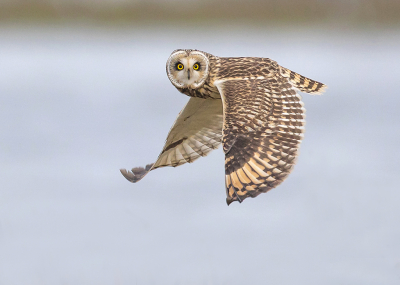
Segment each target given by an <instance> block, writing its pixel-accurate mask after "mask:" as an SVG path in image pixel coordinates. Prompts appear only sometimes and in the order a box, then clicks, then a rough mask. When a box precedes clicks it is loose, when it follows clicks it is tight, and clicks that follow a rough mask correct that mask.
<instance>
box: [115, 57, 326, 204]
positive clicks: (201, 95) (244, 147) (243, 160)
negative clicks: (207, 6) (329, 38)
mask: <svg viewBox="0 0 400 285" xmlns="http://www.w3.org/2000/svg"><path fill="white" fill-rule="evenodd" d="M166 69H167V75H168V78H169V80H170V81H171V83H172V84H173V85H174V86H175V87H176V88H177V89H178V90H179V91H180V92H181V93H183V94H185V95H188V96H189V97H190V99H189V101H188V103H187V104H186V106H185V107H184V108H183V110H182V111H181V112H180V113H179V115H178V118H177V119H176V121H175V123H174V125H173V126H172V128H171V130H170V132H169V134H168V137H167V140H166V142H165V145H164V148H163V150H162V151H161V154H160V155H159V157H158V159H157V161H156V162H155V163H152V164H148V165H147V166H146V167H145V168H142V167H137V168H133V169H132V170H131V171H127V170H125V169H121V173H122V174H123V175H124V176H125V178H126V179H128V180H129V181H131V182H133V183H135V182H138V181H139V180H141V179H142V178H143V177H144V176H145V175H146V174H147V173H148V172H149V171H151V170H154V169H157V168H160V167H164V166H173V167H176V166H179V165H182V164H184V163H186V162H189V163H191V162H193V161H195V160H196V159H198V158H199V157H201V156H206V155H207V154H208V153H209V152H210V151H212V150H213V149H216V148H218V146H219V145H220V144H221V142H222V147H223V151H224V153H225V183H226V195H227V198H226V202H227V204H228V205H229V204H230V203H232V202H233V201H238V202H242V201H243V200H244V199H246V198H247V197H252V198H254V197H256V196H258V195H259V194H261V193H265V192H267V191H268V190H270V189H272V188H274V187H276V186H278V185H279V184H280V183H282V181H283V180H285V179H286V177H287V176H288V175H289V173H290V172H291V171H292V169H293V166H294V164H295V163H296V158H297V156H298V149H299V145H300V142H301V140H302V139H303V132H304V124H305V121H304V118H305V109H304V108H303V103H302V102H301V97H300V95H299V94H298V91H302V92H306V93H310V94H321V93H322V92H323V91H324V90H325V88H326V85H324V84H322V83H320V82H317V81H314V80H311V79H309V78H307V77H304V76H302V75H300V74H298V73H296V72H293V71H291V70H289V69H287V68H284V67H282V66H280V65H278V64H277V63H276V62H275V61H273V60H271V59H269V58H259V57H217V56H214V55H211V54H209V53H206V52H202V51H199V50H191V49H180V50H175V51H174V52H172V54H171V55H170V57H169V58H168V61H167V64H166Z"/></svg>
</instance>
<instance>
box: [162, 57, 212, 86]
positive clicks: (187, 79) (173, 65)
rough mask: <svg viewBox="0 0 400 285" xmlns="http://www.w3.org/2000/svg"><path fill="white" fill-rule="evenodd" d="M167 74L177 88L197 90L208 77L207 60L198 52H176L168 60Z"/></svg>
mask: <svg viewBox="0 0 400 285" xmlns="http://www.w3.org/2000/svg"><path fill="white" fill-rule="evenodd" d="M167 74H168V78H169V80H170V81H171V83H172V84H173V85H174V86H175V87H177V88H190V89H196V88H199V87H200V86H202V85H203V84H204V82H205V81H206V79H207V77H208V58H207V56H206V55H205V54H203V53H202V52H200V51H195V50H176V51H174V52H173V53H172V54H171V55H170V57H169V58H168V61H167Z"/></svg>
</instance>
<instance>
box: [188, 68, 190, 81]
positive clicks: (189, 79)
mask: <svg viewBox="0 0 400 285" xmlns="http://www.w3.org/2000/svg"><path fill="white" fill-rule="evenodd" d="M188 80H190V70H188Z"/></svg>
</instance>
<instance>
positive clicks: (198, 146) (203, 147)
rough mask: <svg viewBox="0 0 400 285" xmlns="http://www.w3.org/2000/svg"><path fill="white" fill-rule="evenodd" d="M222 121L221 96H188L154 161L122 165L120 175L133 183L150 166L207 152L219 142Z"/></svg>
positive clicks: (192, 158)
mask: <svg viewBox="0 0 400 285" xmlns="http://www.w3.org/2000/svg"><path fill="white" fill-rule="evenodd" d="M222 121H223V114H222V101H221V100H220V99H201V98H195V97H192V98H190V99H189V102H188V103H187V104H186V106H185V107H184V108H183V110H182V111H181V112H180V113H179V115H178V118H177V119H176V121H175V123H174V124H173V126H172V128H171V130H170V132H169V134H168V137H167V140H166V142H165V145H164V147H163V150H162V152H161V154H160V155H159V156H158V159H157V161H156V162H155V163H153V164H148V165H146V167H144V168H143V167H136V168H133V169H132V170H131V171H127V170H125V169H121V170H120V171H121V173H122V175H124V176H125V178H126V179H128V180H129V181H131V182H133V183H134V182H138V181H139V180H141V179H142V178H143V177H144V176H145V175H146V174H147V173H148V172H149V171H151V170H153V169H156V168H159V167H164V166H173V167H176V166H179V165H182V164H184V163H186V162H189V163H191V162H193V161H195V160H196V159H198V158H199V157H201V156H206V155H207V154H208V153H209V152H210V151H212V150H213V149H216V148H218V146H219V145H220V144H221V140H222Z"/></svg>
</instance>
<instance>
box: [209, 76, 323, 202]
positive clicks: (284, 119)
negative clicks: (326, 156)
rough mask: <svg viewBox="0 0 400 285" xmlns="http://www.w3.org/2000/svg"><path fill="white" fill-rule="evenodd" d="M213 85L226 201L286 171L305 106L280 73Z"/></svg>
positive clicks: (252, 193)
mask: <svg viewBox="0 0 400 285" xmlns="http://www.w3.org/2000/svg"><path fill="white" fill-rule="evenodd" d="M216 86H217V88H218V90H219V92H220V94H221V97H222V100H223V109H224V126H223V141H222V143H223V149H224V152H225V181H226V192H227V199H226V200H227V203H228V205H229V204H230V203H232V202H233V201H239V202H242V201H243V200H244V199H246V198H247V197H256V196H258V195H259V194H260V193H264V192H267V191H268V190H270V189H272V188H274V187H276V186H277V185H279V184H280V183H281V182H282V181H283V180H284V179H285V178H286V177H287V176H288V175H289V173H290V171H291V170H292V167H293V165H294V164H295V162H296V157H297V155H298V149H299V144H300V142H301V140H302V138H303V129H304V123H305V121H304V117H305V116H304V113H305V109H304V108H303V103H302V102H301V97H300V95H299V94H297V92H296V89H295V88H298V87H297V86H293V83H292V82H291V81H290V76H289V77H285V76H283V74H279V73H277V74H276V75H275V76H274V77H270V78H265V79H230V80H225V81H224V80H221V81H219V82H217V84H216ZM322 87H323V86H321V87H320V88H319V89H321V88H322Z"/></svg>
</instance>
